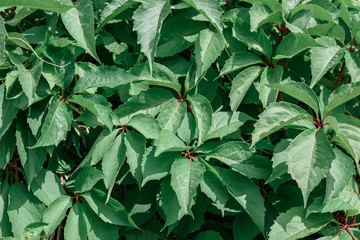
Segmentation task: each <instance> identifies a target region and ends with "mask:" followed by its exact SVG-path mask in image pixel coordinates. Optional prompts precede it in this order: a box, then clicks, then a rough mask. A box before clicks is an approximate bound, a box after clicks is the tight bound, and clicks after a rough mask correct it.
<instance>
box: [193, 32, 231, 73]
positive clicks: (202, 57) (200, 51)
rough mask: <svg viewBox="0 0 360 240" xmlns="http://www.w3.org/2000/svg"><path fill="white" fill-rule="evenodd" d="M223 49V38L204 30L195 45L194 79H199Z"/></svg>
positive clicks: (218, 33)
mask: <svg viewBox="0 0 360 240" xmlns="http://www.w3.org/2000/svg"><path fill="white" fill-rule="evenodd" d="M224 47H225V43H224V37H223V36H222V35H221V33H220V32H219V31H213V30H210V29H204V30H202V31H201V32H200V35H199V38H198V40H197V41H196V43H195V59H196V65H197V69H196V77H197V79H200V78H201V77H202V75H203V74H204V73H205V72H206V71H207V70H208V69H209V67H210V66H211V64H212V63H213V62H214V61H215V60H216V59H217V58H218V57H219V56H220V54H221V52H222V50H223V49H224Z"/></svg>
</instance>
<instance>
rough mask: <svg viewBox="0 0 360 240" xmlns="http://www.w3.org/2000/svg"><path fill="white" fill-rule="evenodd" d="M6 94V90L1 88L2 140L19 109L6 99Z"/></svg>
mask: <svg viewBox="0 0 360 240" xmlns="http://www.w3.org/2000/svg"><path fill="white" fill-rule="evenodd" d="M3 85H4V84H3ZM4 93H5V88H4V87H0V138H3V136H4V134H5V133H6V132H7V130H8V129H9V127H10V125H11V123H12V122H13V120H14V118H15V116H16V114H17V112H18V108H17V107H15V106H14V104H12V103H11V102H10V101H8V100H7V99H6V95H5V94H4Z"/></svg>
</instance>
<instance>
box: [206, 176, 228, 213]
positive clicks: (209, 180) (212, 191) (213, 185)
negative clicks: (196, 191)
mask: <svg viewBox="0 0 360 240" xmlns="http://www.w3.org/2000/svg"><path fill="white" fill-rule="evenodd" d="M200 188H201V191H202V192H203V193H204V194H205V195H206V196H207V197H208V198H210V199H211V200H212V201H213V202H214V204H216V206H217V207H218V208H219V209H220V210H221V213H222V215H223V216H224V214H225V205H226V202H227V201H228V199H229V194H228V193H227V191H226V189H225V187H224V185H223V184H222V182H221V181H219V179H218V177H217V176H216V175H215V174H214V173H212V172H210V171H206V172H205V174H204V179H203V180H202V182H200Z"/></svg>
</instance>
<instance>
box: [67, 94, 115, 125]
mask: <svg viewBox="0 0 360 240" xmlns="http://www.w3.org/2000/svg"><path fill="white" fill-rule="evenodd" d="M69 102H73V103H76V104H79V105H80V106H83V107H84V108H86V109H87V110H89V111H90V112H92V113H93V114H94V115H95V116H96V117H97V118H98V119H99V120H100V122H102V123H103V124H105V125H106V127H108V128H109V130H111V129H112V127H113V122H112V118H111V114H112V109H111V104H110V103H109V102H108V101H107V100H106V98H105V97H103V96H101V95H99V94H90V93H86V92H84V93H83V95H73V96H72V97H71V98H70V99H69Z"/></svg>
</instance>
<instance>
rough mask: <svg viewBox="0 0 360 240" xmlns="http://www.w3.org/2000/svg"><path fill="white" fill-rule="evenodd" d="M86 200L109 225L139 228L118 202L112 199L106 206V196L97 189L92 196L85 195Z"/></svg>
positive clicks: (93, 190)
mask: <svg viewBox="0 0 360 240" xmlns="http://www.w3.org/2000/svg"><path fill="white" fill-rule="evenodd" d="M84 198H85V200H86V202H87V204H88V205H89V206H90V208H91V209H92V210H93V211H94V212H95V213H96V214H97V215H98V216H99V217H100V218H101V219H102V220H103V221H104V222H107V223H111V224H115V225H119V226H126V227H131V228H138V227H137V226H136V224H135V223H134V221H133V220H132V219H131V218H130V216H129V214H128V213H127V212H126V210H125V208H124V206H123V205H121V203H119V202H118V201H117V200H115V199H113V198H110V199H109V201H108V202H107V204H105V200H106V198H107V197H106V194H105V193H104V192H102V191H100V190H98V189H96V188H94V189H92V191H91V193H90V196H89V195H84Z"/></svg>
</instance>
